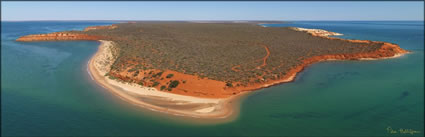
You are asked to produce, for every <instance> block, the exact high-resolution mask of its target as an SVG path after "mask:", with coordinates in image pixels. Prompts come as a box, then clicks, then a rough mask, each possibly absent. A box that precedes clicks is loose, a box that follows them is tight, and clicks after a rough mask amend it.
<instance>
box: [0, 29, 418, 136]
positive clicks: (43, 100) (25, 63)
mask: <svg viewBox="0 0 425 137" xmlns="http://www.w3.org/2000/svg"><path fill="white" fill-rule="evenodd" d="M113 23H117V22H77V21H75V22H41V21H36V22H1V34H2V35H1V135H2V136H47V135H48V136H83V135H84V136H127V135H129V136H130V135H131V136H144V135H146V136H152V135H159V136H173V135H178V136H191V135H193V136H199V135H207V136H220V135H223V136H267V135H269V136H424V131H423V128H424V118H423V115H424V22H423V21H300V22H297V21H296V22H289V23H285V24H266V25H265V26H268V27H285V26H293V27H304V28H317V29H326V30H329V31H333V32H338V33H343V34H344V35H343V36H340V37H341V38H346V39H362V40H374V41H386V42H391V43H396V44H399V45H400V47H402V48H404V49H407V50H410V51H412V53H410V54H407V55H405V56H402V57H400V58H394V59H385V60H373V61H329V62H322V63H317V64H313V65H312V66H310V67H308V68H307V69H306V70H305V71H303V72H302V73H300V74H299V75H298V77H297V78H296V80H295V82H292V83H287V84H281V85H278V86H273V87H270V88H266V89H262V90H259V91H256V92H254V93H252V94H250V95H248V96H246V97H244V98H243V99H241V103H240V105H241V107H240V115H239V116H238V117H237V119H235V120H233V121H230V122H224V123H210V124H209V123H208V122H206V123H197V122H194V121H197V120H196V119H192V120H187V119H185V120H182V119H184V118H180V117H178V116H169V115H165V114H161V113H158V112H152V111H150V110H144V109H140V108H139V107H137V106H134V105H131V104H129V103H127V102H125V101H123V100H121V99H119V98H118V97H116V96H114V95H112V94H111V93H109V92H108V91H106V90H104V89H103V88H102V87H100V86H99V85H97V84H95V83H94V82H93V81H92V80H91V78H90V76H89V75H88V72H87V62H88V60H89V58H91V56H92V55H93V54H94V53H95V52H96V50H97V47H98V45H99V43H98V42H96V41H68V42H64V41H62V42H29V43H25V42H15V41H14V40H15V39H16V38H18V37H20V36H24V35H28V34H36V33H50V32H57V31H65V30H82V29H84V28H85V27H87V26H92V25H109V24H113ZM389 129H392V130H394V131H397V133H391V132H388V131H389ZM399 129H406V130H410V131H412V130H413V131H417V132H419V133H416V132H415V133H413V134H408V133H400V132H399Z"/></svg>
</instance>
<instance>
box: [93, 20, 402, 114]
mask: <svg viewBox="0 0 425 137" xmlns="http://www.w3.org/2000/svg"><path fill="white" fill-rule="evenodd" d="M296 29H297V30H298V31H306V32H310V33H313V34H314V35H315V36H325V37H327V36H330V35H342V34H339V33H334V32H327V31H324V30H318V29H301V30H299V28H296ZM316 32H317V33H319V34H316ZM99 41H100V42H101V45H100V46H99V49H98V51H97V52H96V53H95V55H94V56H93V57H92V58H91V59H90V61H89V62H88V71H89V74H90V76H91V78H92V79H93V80H94V81H96V82H97V83H98V84H100V85H101V86H102V87H104V88H106V89H107V90H108V91H110V92H111V93H113V94H115V95H117V96H119V97H120V98H121V99H123V100H125V101H128V102H129V103H132V104H134V105H137V106H140V107H144V108H148V109H150V110H152V111H159V112H164V113H169V114H173V115H178V116H189V117H195V118H209V119H212V118H215V119H218V118H228V117H229V116H231V115H234V114H235V112H237V110H238V108H234V107H235V105H232V101H233V100H235V99H236V98H239V97H240V96H242V95H245V93H249V92H248V91H243V92H241V93H240V94H237V95H234V96H231V97H228V98H201V97H193V96H185V95H179V94H173V93H169V92H165V91H158V90H157V89H155V88H149V87H143V86H140V85H137V84H134V83H125V82H121V81H117V80H112V79H110V78H109V77H107V76H105V74H107V73H108V72H109V71H110V68H111V65H112V64H113V63H114V61H115V58H116V56H117V53H118V51H117V49H116V48H115V47H114V42H112V41H105V40H99ZM265 48H266V50H267V51H268V48H267V46H265ZM269 54H270V53H269V51H268V55H269ZM404 54H405V53H399V54H395V55H394V56H392V57H381V58H359V59H358V60H376V59H388V58H396V57H400V56H402V55H404ZM268 55H267V56H266V57H265V58H263V60H264V63H263V65H265V64H266V60H267V57H268ZM329 60H341V59H332V58H329V59H323V60H318V61H316V62H315V63H317V62H322V61H329ZM342 60H343V59H342ZM309 64H311V63H309ZM309 64H307V66H308V65H309ZM307 66H302V67H300V68H297V69H293V70H291V72H290V73H289V74H290V75H287V76H285V77H284V78H283V79H281V80H277V81H274V82H272V83H268V84H263V85H261V86H260V87H259V88H257V89H255V90H258V89H261V88H266V87H270V86H273V85H276V84H281V83H287V82H292V81H293V80H294V79H295V77H296V75H297V73H299V72H300V71H302V70H303V69H304V68H305V67H307ZM232 69H233V68H232Z"/></svg>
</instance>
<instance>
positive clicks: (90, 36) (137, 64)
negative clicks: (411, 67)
mask: <svg viewBox="0 0 425 137" xmlns="http://www.w3.org/2000/svg"><path fill="white" fill-rule="evenodd" d="M333 35H342V34H339V33H335V32H329V31H326V30H319V29H304V28H292V27H285V28H268V27H261V26H258V25H256V24H252V23H220V22H218V23H209V22H202V23H193V22H131V23H121V24H114V25H110V26H94V27H88V28H86V29H85V30H84V31H65V32H55V33H50V34H38V35H28V36H23V37H21V38H18V39H17V41H23V42H29V41H57V40H99V41H101V45H100V46H99V49H98V51H97V52H96V53H95V55H94V56H93V57H92V58H91V60H90V61H89V63H88V70H89V72H90V74H91V76H92V77H93V79H94V80H95V81H96V82H97V83H98V84H100V85H102V86H103V87H104V88H106V89H108V90H109V91H111V93H113V94H115V95H117V96H119V97H121V98H122V99H124V100H126V101H128V102H130V103H132V104H135V105H138V106H142V107H145V108H149V109H153V110H156V111H161V112H166V113H171V114H175V115H184V116H191V117H198V118H226V117H229V116H230V115H232V114H235V108H234V107H235V105H232V101H233V100H235V98H238V97H239V96H241V95H242V94H244V93H248V92H249V91H254V90H258V89H261V88H265V87H269V86H273V85H277V84H281V83H285V82H291V81H293V80H294V78H295V77H296V75H297V73H299V72H301V71H302V70H303V69H304V68H305V67H307V66H309V65H311V64H313V63H316V62H320V61H326V60H370V59H385V58H392V57H398V56H401V55H403V54H405V53H408V51H406V50H403V49H401V48H400V47H399V46H398V45H396V44H393V43H387V42H379V41H369V40H345V39H340V38H333V37H329V36H333Z"/></svg>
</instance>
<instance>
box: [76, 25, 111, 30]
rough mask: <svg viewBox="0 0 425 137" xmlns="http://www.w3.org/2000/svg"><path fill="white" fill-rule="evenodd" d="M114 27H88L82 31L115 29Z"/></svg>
mask: <svg viewBox="0 0 425 137" xmlns="http://www.w3.org/2000/svg"><path fill="white" fill-rule="evenodd" d="M115 28H117V26H116V25H108V26H90V27H87V28H85V29H84V31H90V30H96V29H115Z"/></svg>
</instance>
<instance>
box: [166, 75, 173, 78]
mask: <svg viewBox="0 0 425 137" xmlns="http://www.w3.org/2000/svg"><path fill="white" fill-rule="evenodd" d="M173 76H174V74H168V75H167V76H166V78H171V77H173Z"/></svg>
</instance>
